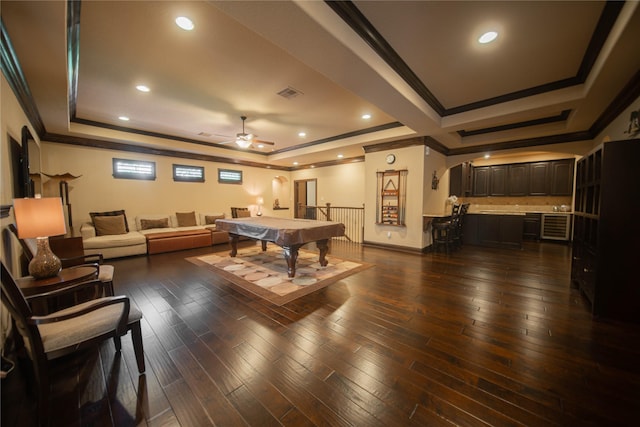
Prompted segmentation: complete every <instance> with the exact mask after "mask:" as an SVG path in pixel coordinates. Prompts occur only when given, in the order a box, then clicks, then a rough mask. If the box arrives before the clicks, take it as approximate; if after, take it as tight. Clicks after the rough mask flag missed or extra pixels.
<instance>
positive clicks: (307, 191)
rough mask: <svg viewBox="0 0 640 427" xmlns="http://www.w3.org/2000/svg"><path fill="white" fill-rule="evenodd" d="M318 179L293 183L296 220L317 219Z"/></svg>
mask: <svg viewBox="0 0 640 427" xmlns="http://www.w3.org/2000/svg"><path fill="white" fill-rule="evenodd" d="M317 184H318V180H317V179H301V180H295V181H293V192H294V195H293V197H294V199H293V202H294V204H295V206H296V208H295V215H294V218H304V219H316V197H317V194H316V191H317V190H316V189H317Z"/></svg>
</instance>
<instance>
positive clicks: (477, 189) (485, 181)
mask: <svg viewBox="0 0 640 427" xmlns="http://www.w3.org/2000/svg"><path fill="white" fill-rule="evenodd" d="M490 171H491V167H490V166H481V167H474V168H473V195H474V196H476V197H484V196H488V195H489V173H490Z"/></svg>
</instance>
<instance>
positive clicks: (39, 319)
mask: <svg viewBox="0 0 640 427" xmlns="http://www.w3.org/2000/svg"><path fill="white" fill-rule="evenodd" d="M114 304H123V305H124V307H123V309H122V314H121V315H120V319H119V320H118V326H117V328H116V331H117V333H118V335H122V334H123V333H124V331H125V330H126V327H127V320H128V319H129V310H130V308H131V302H130V301H129V297H127V296H125V295H119V296H114V297H104V298H100V299H97V300H93V301H90V302H88V303H84V304H81V305H80V306H77V307H71V308H68V309H64V310H60V311H57V312H55V313H51V314H49V315H47V316H32V317H30V318H29V319H27V321H28V323H29V324H31V325H44V324H47V323H55V322H62V321H64V320H69V319H74V318H76V317H80V316H83V315H85V314H88V313H91V312H92V311H96V310H99V309H101V308H103V307H108V306H110V305H114ZM74 308H77V309H76V310H74Z"/></svg>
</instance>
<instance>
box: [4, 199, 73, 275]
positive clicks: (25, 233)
mask: <svg viewBox="0 0 640 427" xmlns="http://www.w3.org/2000/svg"><path fill="white" fill-rule="evenodd" d="M13 211H14V214H15V217H16V227H17V228H18V237H19V238H21V239H33V238H35V239H36V241H37V244H38V250H37V252H36V255H35V256H34V257H33V259H32V260H31V262H30V263H29V274H30V275H32V276H33V277H35V278H36V279H44V278H47V277H53V276H55V275H56V274H58V273H59V272H60V270H61V268H62V263H61V262H60V258H58V257H57V256H56V255H55V254H54V253H53V252H52V251H51V248H50V247H49V236H58V235H61V234H65V233H66V232H67V227H66V224H65V219H64V211H63V210H62V200H61V199H60V197H44V198H34V199H26V198H25V199H14V200H13Z"/></svg>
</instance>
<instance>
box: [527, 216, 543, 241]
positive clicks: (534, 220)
mask: <svg viewBox="0 0 640 427" xmlns="http://www.w3.org/2000/svg"><path fill="white" fill-rule="evenodd" d="M541 216H542V215H541V214H539V213H528V214H526V215H525V217H524V232H523V239H526V240H540V222H541Z"/></svg>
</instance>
